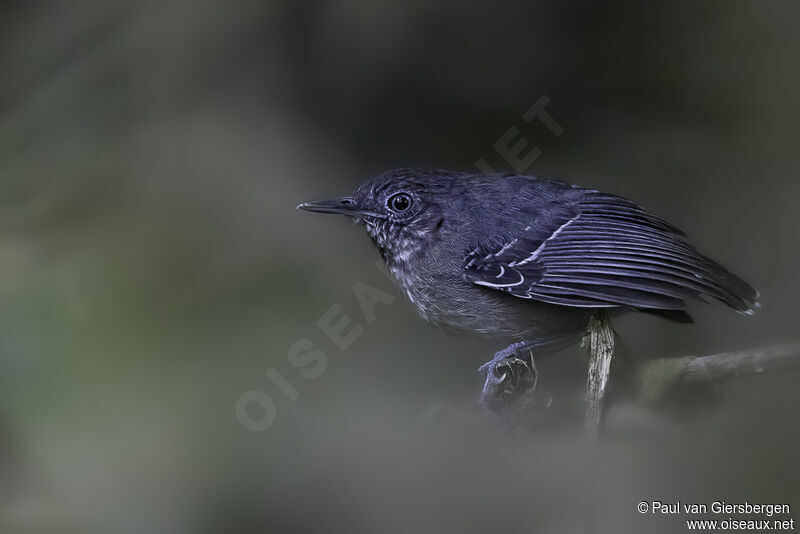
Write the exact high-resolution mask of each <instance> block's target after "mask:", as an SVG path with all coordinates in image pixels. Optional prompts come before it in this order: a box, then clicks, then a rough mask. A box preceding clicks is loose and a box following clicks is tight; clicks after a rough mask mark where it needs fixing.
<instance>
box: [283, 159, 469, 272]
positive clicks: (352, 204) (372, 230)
mask: <svg viewBox="0 0 800 534" xmlns="http://www.w3.org/2000/svg"><path fill="white" fill-rule="evenodd" d="M459 178H460V175H458V174H457V173H452V172H448V171H438V170H427V169H425V170H419V169H398V170H393V171H388V172H385V173H383V174H380V175H378V176H376V177H375V178H372V179H371V180H368V181H367V182H365V183H364V184H362V185H361V186H359V187H358V188H357V189H356V190H355V191H354V192H353V193H352V194H351V195H348V196H344V197H340V198H336V199H333V200H324V201H312V202H303V203H302V204H300V205H299V206H297V208H298V209H302V210H306V211H315V212H319V213H338V214H341V215H347V216H349V217H352V218H354V220H355V221H356V222H357V223H359V224H363V225H364V226H365V227H366V229H367V233H368V234H369V235H370V237H372V239H373V241H374V242H375V244H376V245H377V247H378V249H379V250H380V252H381V255H382V256H383V257H384V259H385V260H386V261H387V262H388V263H389V264H392V263H395V262H401V261H405V260H407V259H408V258H409V257H410V256H411V255H413V254H414V253H416V252H418V251H419V250H421V249H423V248H424V247H425V246H426V244H428V243H430V242H431V241H433V240H435V239H437V238H438V237H439V234H440V232H441V231H442V230H443V228H444V227H445V225H446V224H447V215H446V213H447V211H448V210H447V209H446V208H447V207H448V202H449V203H450V204H452V198H453V195H452V193H453V190H454V189H455V188H457V187H458V184H459V182H460V179H459Z"/></svg>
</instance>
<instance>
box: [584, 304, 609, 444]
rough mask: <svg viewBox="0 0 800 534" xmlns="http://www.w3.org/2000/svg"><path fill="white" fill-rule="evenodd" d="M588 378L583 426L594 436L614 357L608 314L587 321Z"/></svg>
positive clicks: (597, 427)
mask: <svg viewBox="0 0 800 534" xmlns="http://www.w3.org/2000/svg"><path fill="white" fill-rule="evenodd" d="M588 341H589V343H588V345H589V376H588V379H587V387H586V418H585V420H584V424H585V425H586V428H587V429H588V430H589V431H590V432H591V433H592V434H596V433H597V431H598V429H599V428H600V420H601V419H602V415H603V398H604V397H605V393H606V386H607V385H608V376H609V374H610V372H611V358H612V357H613V356H614V329H613V328H611V321H610V320H609V318H608V314H606V313H605V312H600V313H599V314H597V315H596V316H593V317H592V318H591V319H590V320H589V335H588Z"/></svg>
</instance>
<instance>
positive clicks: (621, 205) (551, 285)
mask: <svg viewBox="0 0 800 534" xmlns="http://www.w3.org/2000/svg"><path fill="white" fill-rule="evenodd" d="M554 213H558V215H556V216H551V217H548V218H547V221H546V223H544V226H545V227H542V223H541V222H539V223H531V224H529V225H528V226H527V227H525V228H524V229H521V230H520V231H519V232H517V235H512V236H508V238H507V239H504V240H502V242H499V241H498V242H494V243H491V244H483V245H479V246H477V247H475V248H474V249H473V250H470V251H469V252H468V253H467V256H466V259H465V266H464V274H465V277H466V278H467V280H469V281H471V282H473V283H475V284H479V285H482V286H486V287H489V288H492V289H497V290H500V291H505V292H508V293H510V294H512V295H514V296H516V297H520V298H528V299H536V300H539V301H543V302H549V303H552V304H560V305H564V306H576V307H584V308H610V307H619V306H630V307H633V308H641V309H650V310H678V309H681V308H684V307H685V305H686V299H688V298H697V299H700V300H702V297H703V296H709V297H713V298H716V299H719V300H721V301H722V302H724V303H726V304H728V305H729V306H731V307H733V308H734V309H736V310H738V311H741V312H750V311H751V310H752V308H753V307H754V306H755V305H756V298H757V293H756V291H755V290H754V289H753V288H752V287H750V286H749V285H748V284H747V283H745V282H743V281H742V280H740V279H739V278H737V277H736V276H734V275H733V274H731V273H729V272H728V271H726V270H725V269H724V268H722V267H721V266H719V265H718V264H716V263H715V262H713V261H712V260H710V259H708V258H706V257H704V256H702V255H701V254H700V253H698V252H697V251H696V250H695V249H694V248H693V247H692V246H691V245H689V244H688V243H687V242H686V240H685V239H684V237H685V236H684V234H683V233H682V232H680V231H679V230H677V229H676V228H675V227H673V226H672V225H670V224H669V223H667V222H665V221H663V220H661V219H659V218H657V217H655V216H653V215H651V214H650V213H648V212H646V211H645V210H644V209H643V208H641V207H639V206H637V205H636V204H634V203H633V202H630V201H628V200H626V199H624V198H621V197H617V196H614V195H609V194H605V193H600V192H597V191H586V193H585V194H583V195H581V196H580V197H579V198H578V199H573V200H571V201H570V204H569V205H568V206H562V207H561V208H560V209H559V210H557V211H554Z"/></svg>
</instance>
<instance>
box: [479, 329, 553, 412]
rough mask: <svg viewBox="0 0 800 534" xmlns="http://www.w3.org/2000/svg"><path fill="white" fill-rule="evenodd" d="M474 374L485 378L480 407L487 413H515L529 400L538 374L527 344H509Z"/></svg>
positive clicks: (532, 396)
mask: <svg viewBox="0 0 800 534" xmlns="http://www.w3.org/2000/svg"><path fill="white" fill-rule="evenodd" d="M478 371H479V372H481V373H483V374H484V376H485V382H484V385H483V391H482V393H481V399H480V404H481V406H483V407H484V408H486V409H487V410H489V411H490V412H493V413H496V414H505V413H509V412H518V411H520V410H522V409H523V408H525V407H526V406H527V405H529V404H530V403H531V401H532V400H533V398H534V393H535V391H536V383H537V380H538V372H537V370H536V362H535V361H534V359H533V351H532V350H530V345H529V344H528V343H525V342H524V341H521V342H519V343H514V344H513V345H509V346H508V347H506V348H505V349H503V350H501V351H500V352H498V353H496V354H495V355H494V358H492V360H491V361H490V362H486V363H485V364H483V365H482V366H481V367H480V368H479V369H478Z"/></svg>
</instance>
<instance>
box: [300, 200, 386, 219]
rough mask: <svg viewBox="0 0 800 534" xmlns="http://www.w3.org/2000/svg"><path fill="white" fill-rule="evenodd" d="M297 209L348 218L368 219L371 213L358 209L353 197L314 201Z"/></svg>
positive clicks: (304, 203)
mask: <svg viewBox="0 0 800 534" xmlns="http://www.w3.org/2000/svg"><path fill="white" fill-rule="evenodd" d="M297 209H299V210H305V211H315V212H317V213H339V214H341V215H347V216H349V217H368V216H372V215H373V214H372V213H369V212H366V211H364V210H362V209H361V208H359V206H358V204H357V203H356V201H355V200H353V197H341V198H335V199H333V200H315V201H311V202H303V203H302V204H298V205H297Z"/></svg>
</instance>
